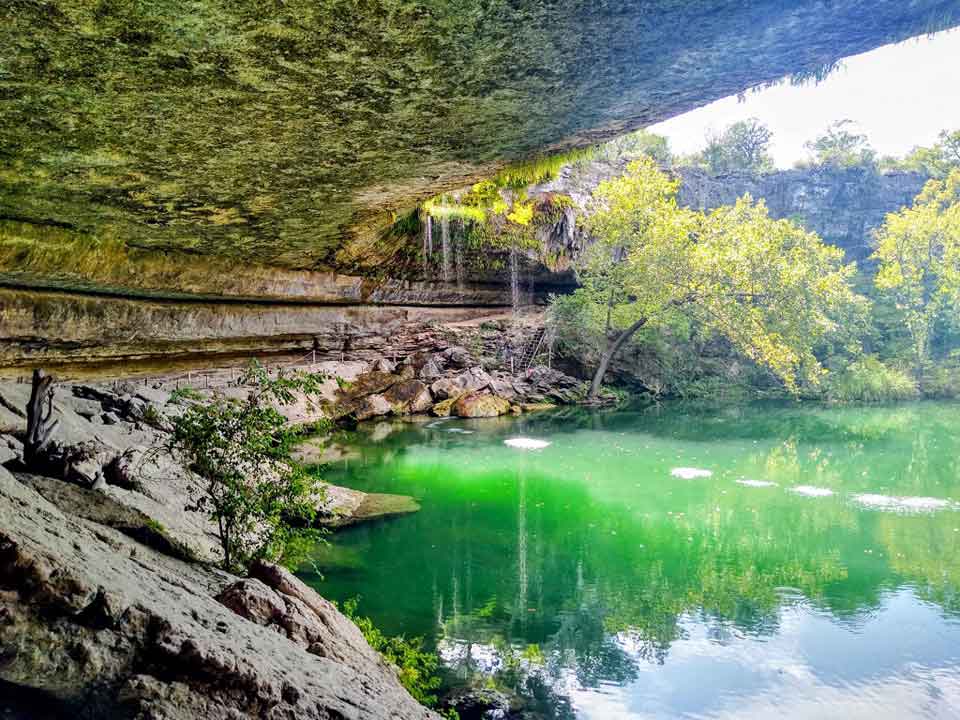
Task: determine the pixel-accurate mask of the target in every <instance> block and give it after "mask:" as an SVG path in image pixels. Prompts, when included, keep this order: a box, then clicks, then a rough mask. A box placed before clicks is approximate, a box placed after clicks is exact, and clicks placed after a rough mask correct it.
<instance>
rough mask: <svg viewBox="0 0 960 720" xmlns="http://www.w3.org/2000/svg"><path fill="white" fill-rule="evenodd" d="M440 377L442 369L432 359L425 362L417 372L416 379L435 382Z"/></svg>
mask: <svg viewBox="0 0 960 720" xmlns="http://www.w3.org/2000/svg"><path fill="white" fill-rule="evenodd" d="M441 375H443V368H442V367H441V366H440V364H439V363H438V362H437V361H436V360H435V359H434V358H430V359H429V360H427V361H426V362H425V363H424V364H423V367H421V368H420V370H419V371H418V372H417V377H419V378H420V379H421V380H424V381H426V382H430V381H432V380H436V379H437V378H438V377H440V376H441Z"/></svg>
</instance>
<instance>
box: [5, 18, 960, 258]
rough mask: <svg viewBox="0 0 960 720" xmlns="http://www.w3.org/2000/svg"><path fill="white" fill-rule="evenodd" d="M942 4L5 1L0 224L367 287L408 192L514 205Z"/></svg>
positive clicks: (388, 251) (893, 34) (409, 200)
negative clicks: (616, 148) (548, 182)
mask: <svg viewBox="0 0 960 720" xmlns="http://www.w3.org/2000/svg"><path fill="white" fill-rule="evenodd" d="M801 5H802V4H801ZM954 8H955V3H954V2H952V0H918V2H914V3H909V4H904V3H902V2H899V1H898V0H880V1H879V2H877V3H870V4H864V3H861V2H854V1H853V0H842V1H841V2H837V3H832V4H830V6H829V7H824V6H822V5H807V6H799V5H798V4H793V5H791V6H790V7H785V6H784V5H783V4H782V3H776V2H772V0H765V1H764V2H757V3H729V2H725V1H724V0H703V1H702V2H696V3H692V2H687V1H686V0H651V1H650V2H645V3H634V4H627V5H624V4H618V3H583V2H580V1H579V0H558V1H557V2H550V3H543V2H537V1H535V0H517V1H515V2H507V1H506V0H492V1H491V0H464V1H463V2H456V3H451V2H439V1H438V0H413V1H410V0H369V2H365V3H344V2H342V1H341V0H284V1H281V0H266V1H265V2H264V1H261V0H257V1H256V2H254V0H229V1H228V0H195V1H193V2H190V3H183V2H181V1H180V0H152V1H151V2H143V1H142V0H48V1H46V2H37V1H35V0H10V1H9V2H6V3H4V4H3V6H2V8H0V48H2V50H0V94H2V96H3V111H2V115H0V218H3V219H8V220H17V221H23V222H26V223H30V224H39V225H45V226H47V225H51V224H55V225H56V226H57V227H62V228H64V229H66V230H69V231H71V232H76V233H80V234H82V235H84V236H88V237H92V238H96V239H98V240H103V239H111V240H109V242H121V243H123V244H124V245H125V246H126V247H127V248H128V249H130V248H137V249H154V250H159V251H162V252H169V251H179V252H181V253H190V254H192V255H197V254H202V255H214V256H220V257H224V258H228V259H231V260H234V261H240V262H242V263H244V264H247V263H254V262H256V263H263V264H266V265H279V266H284V267H291V268H329V267H337V268H349V269H359V270H362V271H371V272H372V271H374V270H375V269H377V268H381V267H383V266H384V265H386V264H389V263H390V262H391V261H393V260H394V259H395V258H397V259H401V260H402V259H404V258H407V257H408V256H409V254H410V249H409V247H407V244H406V243H405V242H404V241H403V240H402V239H401V237H403V236H404V235H403V234H402V233H401V234H400V235H399V236H398V235H396V234H393V235H391V236H390V237H388V238H387V239H386V240H385V241H383V240H382V239H381V237H382V235H383V233H384V231H385V230H387V229H388V228H389V227H390V225H391V223H392V222H393V221H394V219H396V218H397V217H398V216H399V215H400V214H402V213H405V212H408V211H409V210H410V208H413V207H415V206H416V205H417V203H419V202H422V201H423V200H425V199H427V198H430V197H434V196H436V195H438V194H440V193H443V192H450V191H454V190H457V189H458V188H467V187H469V186H470V185H471V184H472V183H476V182H477V181H479V180H481V179H482V178H484V177H491V176H494V177H496V178H497V180H496V182H497V183H499V184H500V185H501V186H503V187H510V188H518V187H520V186H523V185H526V184H529V183H530V182H531V181H534V180H535V179H536V178H544V177H547V176H548V175H549V173H550V172H552V171H553V170H554V169H555V164H556V163H557V162H558V161H557V160H556V158H557V155H558V153H563V152H565V151H569V150H576V151H577V152H580V150H578V149H580V148H588V147H590V146H592V145H594V144H596V143H597V142H598V141H600V140H602V139H604V138H609V137H613V136H616V135H618V134H622V133H623V132H625V131H627V130H630V129H633V128H637V127H641V126H645V125H648V124H650V123H653V122H656V121H658V120H661V119H663V118H665V117H667V116H669V115H674V114H677V113H680V112H682V111H684V110H687V109H690V108H692V107H695V106H699V105H702V104H703V103H704V102H706V101H709V100H711V99H715V98H718V97H722V96H725V95H730V94H733V93H735V92H738V91H741V90H743V89H745V88H747V87H748V86H751V85H755V84H759V83H763V82H766V81H770V80H774V79H776V78H778V77H782V76H784V75H786V74H788V73H791V72H795V73H804V72H808V73H809V72H816V70H817V68H822V67H824V66H826V65H828V64H829V63H832V62H834V61H835V60H836V59H837V58H839V57H841V56H843V55H848V54H853V53H856V52H862V51H865V50H868V49H870V48H872V47H874V46H876V45H879V44H881V43H886V42H891V41H895V40H898V39H904V38H906V37H909V36H911V35H913V34H916V33H919V32H927V31H931V30H934V29H940V28H942V27H947V26H949V25H952V24H954V23H955V22H956V16H955V11H954ZM678 27H682V28H684V30H685V32H683V33H677V32H676V28H678ZM748 50H749V53H748V54H749V56H750V58H751V62H750V63H749V64H748V66H744V63H743V60H742V59H743V57H744V56H745V53H746V52H747V51H748ZM691 56H703V57H709V58H710V62H709V63H699V64H695V66H687V58H689V57H691ZM531 158H533V159H531ZM498 173H500V174H499V175H498ZM403 222H406V221H405V220H404V221H403Z"/></svg>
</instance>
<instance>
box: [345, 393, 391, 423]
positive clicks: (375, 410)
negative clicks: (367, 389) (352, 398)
mask: <svg viewBox="0 0 960 720" xmlns="http://www.w3.org/2000/svg"><path fill="white" fill-rule="evenodd" d="M391 412H393V405H391V404H390V402H389V401H388V400H387V399H386V398H385V397H384V396H383V395H368V396H367V397H364V398H360V399H359V400H357V401H356V402H355V403H354V404H353V407H352V410H351V412H350V413H349V414H351V415H353V417H355V418H356V419H357V421H358V422H362V421H363V420H369V419H370V418H372V417H380V416H382V415H389V414H390V413H391Z"/></svg>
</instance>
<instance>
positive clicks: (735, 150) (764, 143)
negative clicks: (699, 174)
mask: <svg viewBox="0 0 960 720" xmlns="http://www.w3.org/2000/svg"><path fill="white" fill-rule="evenodd" d="M772 138H773V133H772V132H771V131H770V129H769V128H768V127H767V126H766V125H764V124H763V123H761V122H760V121H759V120H758V119H757V118H750V119H748V120H740V121H739V122H735V123H733V124H732V125H730V126H728V127H727V128H726V129H725V130H724V131H723V132H722V133H721V134H719V135H718V134H715V133H711V134H708V135H707V145H706V147H705V148H704V149H703V150H702V151H701V152H700V154H699V155H698V156H696V158H695V162H696V163H697V164H699V165H703V166H705V167H706V168H707V169H708V170H709V171H710V172H712V173H714V174H720V173H725V172H731V171H737V170H740V171H745V172H754V173H759V172H767V171H769V170H771V169H772V168H773V158H771V157H770V141H771V139H772Z"/></svg>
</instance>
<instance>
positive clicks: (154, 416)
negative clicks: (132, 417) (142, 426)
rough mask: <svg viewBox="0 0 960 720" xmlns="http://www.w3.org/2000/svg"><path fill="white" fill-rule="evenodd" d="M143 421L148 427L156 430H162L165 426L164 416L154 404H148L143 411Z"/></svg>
mask: <svg viewBox="0 0 960 720" xmlns="http://www.w3.org/2000/svg"><path fill="white" fill-rule="evenodd" d="M143 421H144V422H145V423H146V424H147V425H149V426H151V427H155V428H161V427H163V426H164V424H165V419H164V417H163V414H162V413H161V412H160V411H159V410H157V406H156V405H154V404H153V403H149V404H147V406H146V407H145V408H144V409H143Z"/></svg>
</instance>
